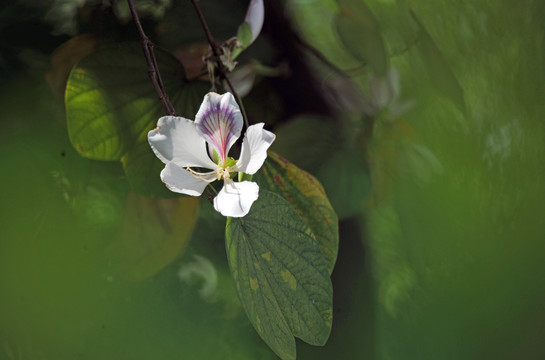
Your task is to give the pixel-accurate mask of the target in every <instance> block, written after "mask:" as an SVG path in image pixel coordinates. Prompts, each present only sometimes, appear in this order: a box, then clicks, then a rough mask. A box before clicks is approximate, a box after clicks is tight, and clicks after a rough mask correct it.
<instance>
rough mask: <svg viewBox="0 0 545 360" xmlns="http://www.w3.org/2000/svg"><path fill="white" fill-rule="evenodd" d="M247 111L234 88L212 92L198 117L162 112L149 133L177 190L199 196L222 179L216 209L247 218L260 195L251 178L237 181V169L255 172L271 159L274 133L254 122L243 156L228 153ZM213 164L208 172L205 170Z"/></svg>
mask: <svg viewBox="0 0 545 360" xmlns="http://www.w3.org/2000/svg"><path fill="white" fill-rule="evenodd" d="M242 122H243V120H242V115H241V113H240V109H239V107H238V105H237V103H236V101H235V99H234V98H233V95H231V94H230V93H225V94H223V95H219V94H216V93H213V92H211V93H208V94H206V95H205V97H204V101H203V103H202V105H201V107H200V109H199V111H198V112H197V115H196V116H195V121H191V120H188V119H185V118H183V117H176V116H163V117H161V118H160V119H159V121H158V122H157V128H156V129H154V130H152V131H150V132H149V133H148V141H149V143H150V145H151V148H152V149H153V151H154V152H155V155H157V157H158V158H159V159H160V160H161V161H162V162H163V163H165V168H164V169H163V171H161V180H162V181H163V182H164V183H165V184H166V186H167V187H168V188H169V189H170V190H171V191H174V192H178V193H182V194H187V195H191V196H200V195H201V194H202V192H203V191H204V189H205V188H206V186H207V185H208V184H209V183H211V182H213V181H216V180H223V188H222V189H221V191H220V192H219V193H218V195H217V196H216V197H215V198H214V208H215V209H216V211H218V212H220V213H221V214H222V215H224V216H232V217H242V216H245V215H246V214H248V212H249V211H250V207H251V206H252V204H253V203H254V201H256V200H257V198H258V196H259V186H258V185H257V184H256V183H255V182H252V181H239V182H235V181H234V180H233V177H234V175H235V174H238V173H239V172H240V173H245V174H250V175H252V174H255V173H256V172H257V171H258V170H259V168H261V166H262V165H263V163H264V162H265V159H266V158H267V149H268V148H269V146H271V144H272V142H273V141H274V139H275V135H274V134H273V133H271V132H270V131H267V130H265V129H263V125H264V124H263V123H259V124H255V125H252V126H249V127H248V129H247V130H246V134H245V135H244V140H243V142H242V149H241V152H240V158H239V159H238V160H235V159H233V158H231V157H229V156H228V155H229V150H230V149H231V147H232V146H233V144H234V143H235V142H236V141H237V139H238V138H239V137H240V132H241V130H242ZM203 169H208V170H209V171H203Z"/></svg>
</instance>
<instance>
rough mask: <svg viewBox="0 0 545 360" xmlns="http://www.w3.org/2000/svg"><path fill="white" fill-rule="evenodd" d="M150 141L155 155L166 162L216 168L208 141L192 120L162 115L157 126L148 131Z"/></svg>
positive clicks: (181, 165)
mask: <svg viewBox="0 0 545 360" xmlns="http://www.w3.org/2000/svg"><path fill="white" fill-rule="evenodd" d="M148 142H149V144H150V146H151V148H152V149H153V152H154V153H155V155H157V157H158V158H159V159H160V160H161V161H162V162H164V163H165V164H168V163H170V162H173V163H175V164H176V165H178V166H180V167H182V168H184V167H186V166H198V167H203V168H207V169H215V168H216V164H214V162H213V161H212V160H211V159H210V158H209V157H208V153H207V152H206V143H205V142H204V140H203V138H202V137H201V136H200V135H199V133H198V131H197V129H196V127H195V123H194V122H193V121H191V120H188V119H185V118H183V117H175V116H163V117H161V118H160V119H159V121H158V122H157V128H156V129H154V130H151V131H150V132H149V133H148Z"/></svg>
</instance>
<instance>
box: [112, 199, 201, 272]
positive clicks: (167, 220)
mask: <svg viewBox="0 0 545 360" xmlns="http://www.w3.org/2000/svg"><path fill="white" fill-rule="evenodd" d="M199 204H200V199H199V198H196V197H192V196H188V197H182V198H178V199H149V198H146V197H142V196H139V195H137V194H135V193H130V194H129V196H128V197H127V200H126V203H125V214H124V216H123V222H122V225H121V231H120V233H119V236H117V237H116V238H115V242H114V243H113V244H112V245H111V247H110V248H109V255H110V257H111V259H112V262H113V264H114V266H116V267H117V268H118V270H119V272H120V274H121V275H122V276H123V277H124V278H126V279H128V280H132V281H140V280H145V279H147V278H149V277H151V276H153V275H155V274H156V273H158V272H159V271H161V270H162V269H164V268H165V267H166V266H167V265H169V264H171V263H172V262H173V261H174V260H175V259H176V258H178V257H179V256H180V255H181V254H182V253H183V251H184V250H185V248H186V246H187V245H188V243H189V240H190V239H191V235H192V233H193V229H194V228H195V224H196V222H197V216H198V214H199V211H198V210H199Z"/></svg>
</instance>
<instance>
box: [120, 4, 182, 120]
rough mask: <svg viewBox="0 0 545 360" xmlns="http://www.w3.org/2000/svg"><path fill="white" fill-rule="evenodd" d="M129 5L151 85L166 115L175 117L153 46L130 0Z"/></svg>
mask: <svg viewBox="0 0 545 360" xmlns="http://www.w3.org/2000/svg"><path fill="white" fill-rule="evenodd" d="M127 3H128V4H129V9H130V10H131V15H132V18H133V20H134V23H135V24H136V29H137V30H138V34H139V35H140V40H141V42H142V50H144V56H145V57H146V62H147V64H148V75H149V77H150V79H151V82H152V83H153V87H154V88H155V92H156V93H157V96H159V100H160V101H161V103H162V104H163V107H164V108H165V111H166V112H167V114H168V115H176V111H175V110H174V106H172V103H171V102H170V100H169V98H168V95H167V93H166V91H165V86H164V85H163V80H162V78H161V73H160V72H159V66H157V60H156V59H155V54H154V53H153V47H154V44H153V42H151V40H150V39H149V38H148V37H147V36H146V34H145V33H144V29H143V28H142V24H140V19H139V18H138V13H137V12H136V8H135V6H134V3H133V1H132V0H127Z"/></svg>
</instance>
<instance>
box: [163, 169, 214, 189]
mask: <svg viewBox="0 0 545 360" xmlns="http://www.w3.org/2000/svg"><path fill="white" fill-rule="evenodd" d="M215 177H216V174H215V172H213V171H212V172H209V173H207V174H205V175H204V176H201V178H198V177H197V176H196V175H193V174H191V173H190V172H189V171H187V170H186V169H183V168H181V167H179V166H177V165H174V164H173V163H168V164H167V166H165V168H164V169H163V171H161V180H162V181H163V182H164V183H165V185H166V186H167V187H168V189H169V190H170V191H174V192H177V193H182V194H186V195H191V196H199V195H201V194H202V192H203V191H204V188H205V187H206V185H208V184H209V182H207V181H205V180H209V181H210V180H212V179H214V178H215Z"/></svg>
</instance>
